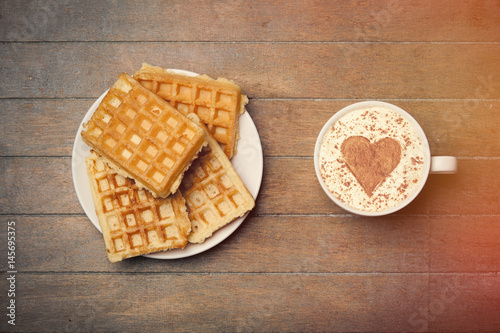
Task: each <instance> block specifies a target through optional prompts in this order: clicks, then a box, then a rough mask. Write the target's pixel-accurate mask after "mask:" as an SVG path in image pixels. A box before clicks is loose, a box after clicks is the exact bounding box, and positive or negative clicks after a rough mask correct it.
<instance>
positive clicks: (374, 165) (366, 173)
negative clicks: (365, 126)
mask: <svg viewBox="0 0 500 333" xmlns="http://www.w3.org/2000/svg"><path fill="white" fill-rule="evenodd" d="M340 151H341V152H342V155H343V156H344V159H345V161H346V163H347V166H348V167H349V170H351V172H352V174H353V175H354V177H356V180H357V181H358V182H359V184H360V185H361V187H363V190H365V192H366V194H368V196H370V197H371V196H372V195H373V191H374V190H375V188H376V187H377V186H378V185H379V184H381V183H383V182H384V181H385V179H386V178H387V177H388V176H389V175H390V174H391V172H392V170H394V169H395V168H396V167H397V166H398V164H399V162H400V160H401V145H400V144H399V142H398V141H396V140H395V139H392V138H383V139H381V140H379V141H377V142H375V143H371V142H370V140H368V139H367V138H365V137H363V136H351V137H348V138H347V139H345V140H344V142H343V143H342V146H341V147H340Z"/></svg>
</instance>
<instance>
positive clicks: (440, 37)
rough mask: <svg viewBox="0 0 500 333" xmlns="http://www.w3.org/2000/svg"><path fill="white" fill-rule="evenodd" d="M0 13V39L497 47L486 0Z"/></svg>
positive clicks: (76, 6) (44, 8)
mask: <svg viewBox="0 0 500 333" xmlns="http://www.w3.org/2000/svg"><path fill="white" fill-rule="evenodd" d="M0 9H1V10H0V12H2V16H3V17H2V19H3V20H4V23H3V24H2V25H1V26H0V28H1V29H0V40H2V41H75V40H76V41H82V40H83V41H131V40H132V41H184V42H190V41H203V42H204V41H266V42H275V41H323V42H332V41H356V42H367V41H400V42H407V41H426V42H443V41H461V42H469V41H482V42H496V41H498V36H499V33H500V30H499V28H498V24H497V23H498V21H500V14H499V12H500V10H499V9H500V5H499V4H498V2H495V1H492V0H488V1H471V0H469V1H460V2H456V1H453V0H446V1H432V0H425V1H418V2H414V1H410V0H404V1H394V0H391V1H385V2H380V1H376V0H370V1H347V2H346V1H339V0H337V1H313V0H307V1H300V0H294V1H269V0H268V1H259V4H248V3H247V2H245V1H241V0H239V1H230V0H225V1H217V2H216V3H212V2H206V1H202V0H197V1H191V2H190V4H189V5H187V4H186V3H185V2H184V1H182V0H180V1H179V0H177V1H168V2H161V1H120V5H110V4H108V3H106V2H102V1H97V0H92V1H86V2H85V3H84V4H82V3H74V2H71V1H63V0H54V1H48V2H40V3H39V2H32V1H27V0H23V1H15V2H4V3H2V4H0ZM207 27H209V29H207ZM228 27H235V28H234V29H228Z"/></svg>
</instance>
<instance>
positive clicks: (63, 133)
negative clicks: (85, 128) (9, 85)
mask: <svg viewBox="0 0 500 333" xmlns="http://www.w3.org/2000/svg"><path fill="white" fill-rule="evenodd" d="M93 102H94V101H93V100H72V99H64V100H41V99H34V100H33V99H28V100H24V99H21V100H18V99H4V100H0V109H1V110H2V122H1V123H0V133H2V136H1V137H0V156H71V152H72V149H73V142H74V139H75V136H76V132H77V130H78V126H79V125H80V122H81V121H82V119H83V117H84V115H85V113H86V112H87V110H88V109H89V108H90V106H91V105H92V103H93ZM55 142H56V143H57V144H55Z"/></svg>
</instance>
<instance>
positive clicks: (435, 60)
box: [0, 42, 500, 99]
mask: <svg viewBox="0 0 500 333" xmlns="http://www.w3.org/2000/svg"><path fill="white" fill-rule="evenodd" d="M116 55H120V56H119V57H117V56H116ZM0 60H1V61H2V62H3V63H4V64H5V65H4V66H5V67H4V70H3V71H2V74H3V77H4V82H5V83H4V84H3V85H0V96H2V97H3V98H55V97H57V98H73V97H78V98H82V97H88V98H90V97H92V98H96V97H98V96H99V95H101V94H102V93H103V92H104V91H105V90H106V89H108V88H109V86H110V85H111V84H112V83H113V82H114V81H115V80H116V77H117V76H118V74H119V73H120V72H129V73H133V72H134V71H136V70H137V69H138V68H139V67H140V66H141V63H142V62H149V63H151V64H156V65H161V66H164V67H168V68H181V69H186V70H191V71H194V72H197V73H205V74H209V75H211V76H214V77H219V76H222V77H226V78H229V79H232V80H235V81H236V82H238V83H239V84H240V85H241V86H242V87H243V90H244V92H245V93H246V94H248V95H249V96H250V97H251V98H308V99H317V98H342V99H360V98H361V99H393V98H404V99H422V98H425V99H443V98H446V99H457V98H458V99H464V98H469V99H475V98H478V97H479V98H490V99H495V98H499V97H500V87H499V82H500V78H499V77H498V76H499V74H498V73H500V45H499V44H495V43H492V44H483V43H459V44H447V43H444V44H441V43H438V44H426V43H424V44H422V43H363V44H352V43H333V44H330V43H243V44H240V43H212V42H211V43H179V42H172V43H155V42H152V43H138V42H127V43H80V42H76V43H7V44H5V45H4V46H3V49H2V52H0ZM47 73H50V75H47ZM483 81H484V82H486V83H482V82H483ZM484 84H486V85H487V87H483V88H482V85H484ZM478 94H479V95H478Z"/></svg>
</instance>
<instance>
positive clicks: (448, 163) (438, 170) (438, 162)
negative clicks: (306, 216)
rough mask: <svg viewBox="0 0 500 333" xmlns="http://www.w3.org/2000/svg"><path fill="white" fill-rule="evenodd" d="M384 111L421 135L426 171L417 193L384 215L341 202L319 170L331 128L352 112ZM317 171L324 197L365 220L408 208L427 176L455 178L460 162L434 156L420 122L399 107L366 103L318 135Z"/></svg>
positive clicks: (329, 123)
mask: <svg viewBox="0 0 500 333" xmlns="http://www.w3.org/2000/svg"><path fill="white" fill-rule="evenodd" d="M374 107H378V108H385V109H389V110H391V111H393V112H395V113H397V114H399V115H401V116H402V117H403V119H405V120H406V121H407V122H409V123H410V124H411V126H412V127H413V129H414V130H415V132H416V134H417V135H418V137H419V139H420V141H421V144H422V147H423V150H424V160H423V163H424V164H423V166H422V167H423V171H422V176H421V177H420V179H419V181H418V184H417V186H416V187H415V190H414V191H413V192H412V193H411V194H410V195H409V196H408V197H407V198H406V199H404V200H402V201H400V202H399V203H398V204H397V205H396V206H394V207H388V208H386V209H384V210H382V211H364V210H361V209H358V208H355V207H352V206H350V205H348V204H346V203H344V202H343V201H341V200H339V199H338V198H337V197H336V196H335V195H334V194H333V193H332V192H331V191H330V190H329V189H328V187H327V185H326V184H325V182H324V180H323V177H322V174H321V170H320V150H321V146H322V144H323V139H324V137H325V135H326V133H327V132H328V131H329V129H330V128H332V126H333V125H334V124H335V123H336V122H337V121H338V120H339V119H340V118H342V117H343V116H345V115H347V114H348V113H350V112H353V111H357V110H360V109H368V108H374ZM314 168H315V170H316V176H317V177H318V180H319V183H320V184H321V187H322V188H323V190H324V191H325V193H326V194H327V195H328V196H329V197H330V199H331V200H332V201H333V202H335V203H336V204H337V205H338V206H340V207H341V208H343V209H345V210H347V211H349V212H352V213H355V214H358V215H364V216H381V215H387V214H391V213H394V212H396V211H398V210H400V209H402V208H403V207H405V206H406V205H408V204H409V203H410V202H412V201H413V199H415V198H416V197H417V195H418V194H419V193H420V191H421V190H422V188H423V187H424V185H425V183H426V181H427V178H428V175H429V174H430V173H432V174H453V173H456V172H457V158H456V157H453V156H431V153H430V148H429V143H428V141H427V137H426V136H425V133H424V131H423V130H422V127H420V125H419V124H418V123H417V121H416V120H415V119H414V118H413V117H412V116H411V115H410V114H408V113H407V112H406V111H404V110H403V109H401V108H400V107H398V106H395V105H393V104H390V103H386V102H380V101H365V102H359V103H354V104H351V105H349V106H347V107H345V108H343V109H342V110H340V111H338V112H337V113H335V114H334V115H333V116H332V117H331V118H330V119H329V120H328V121H327V122H326V124H325V125H324V126H323V128H322V130H321V132H320V133H319V135H318V139H317V140H316V146H315V148H314Z"/></svg>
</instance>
